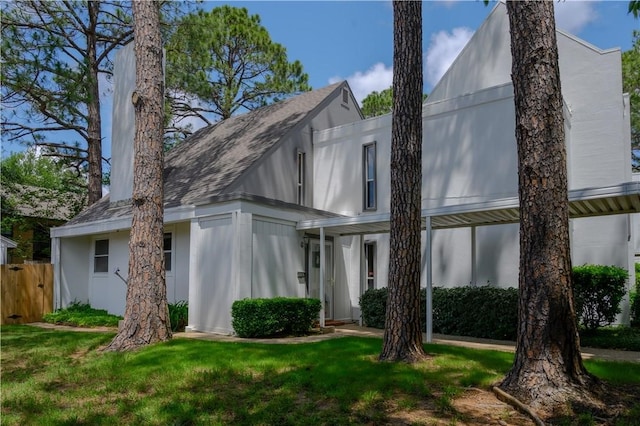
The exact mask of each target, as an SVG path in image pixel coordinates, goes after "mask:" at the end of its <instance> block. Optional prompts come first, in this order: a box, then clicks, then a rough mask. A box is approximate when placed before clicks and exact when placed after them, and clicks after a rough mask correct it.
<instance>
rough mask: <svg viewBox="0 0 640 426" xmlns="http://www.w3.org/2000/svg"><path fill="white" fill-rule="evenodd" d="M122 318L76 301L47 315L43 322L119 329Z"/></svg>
mask: <svg viewBox="0 0 640 426" xmlns="http://www.w3.org/2000/svg"><path fill="white" fill-rule="evenodd" d="M121 319H122V317H121V316H118V315H113V314H110V313H109V312H107V311H106V310H104V309H94V308H92V307H91V306H90V305H89V304H88V303H81V302H77V301H74V302H73V303H71V304H70V305H69V306H67V307H66V308H64V309H58V310H56V311H54V312H50V313H48V314H45V315H44V317H43V318H42V320H43V321H44V322H47V323H50V324H63V325H70V326H74V327H117V326H118V321H120V320H121Z"/></svg>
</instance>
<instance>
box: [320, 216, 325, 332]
mask: <svg viewBox="0 0 640 426" xmlns="http://www.w3.org/2000/svg"><path fill="white" fill-rule="evenodd" d="M324 257H325V250H324V227H320V294H319V297H320V327H321V328H324V316H325V314H324V309H325V307H324V299H325V296H324V274H325V270H324V267H325V264H324Z"/></svg>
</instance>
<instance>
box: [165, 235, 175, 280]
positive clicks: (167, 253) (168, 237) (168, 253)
mask: <svg viewBox="0 0 640 426" xmlns="http://www.w3.org/2000/svg"><path fill="white" fill-rule="evenodd" d="M172 253H173V252H172V250H171V232H167V233H165V234H164V270H165V271H171V260H172V257H173V256H172Z"/></svg>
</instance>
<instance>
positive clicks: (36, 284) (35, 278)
mask: <svg viewBox="0 0 640 426" xmlns="http://www.w3.org/2000/svg"><path fill="white" fill-rule="evenodd" d="M1 268H2V269H1V273H0V278H1V279H2V281H0V288H1V291H2V294H1V296H2V301H1V310H0V318H1V321H0V324H26V323H30V322H37V321H41V320H42V316H43V315H44V314H46V313H49V312H51V311H52V310H53V265H51V264H48V263H40V264H14V265H1Z"/></svg>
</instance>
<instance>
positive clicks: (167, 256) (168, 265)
mask: <svg viewBox="0 0 640 426" xmlns="http://www.w3.org/2000/svg"><path fill="white" fill-rule="evenodd" d="M164 270H165V271H170V270H171V252H170V251H169V252H164Z"/></svg>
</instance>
